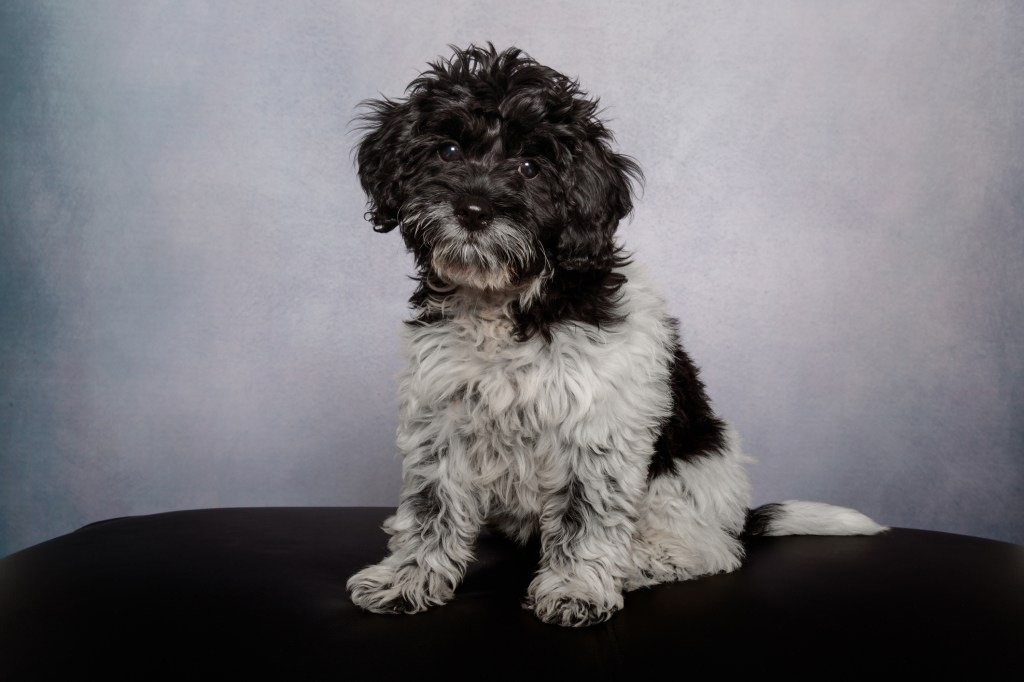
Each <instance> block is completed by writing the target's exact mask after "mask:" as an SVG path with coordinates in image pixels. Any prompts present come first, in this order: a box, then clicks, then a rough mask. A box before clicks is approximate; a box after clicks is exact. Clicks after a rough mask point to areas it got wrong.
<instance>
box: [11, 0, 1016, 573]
mask: <svg viewBox="0 0 1024 682" xmlns="http://www.w3.org/2000/svg"><path fill="white" fill-rule="evenodd" d="M1022 35H1024V4H1021V3H1015V2H1008V3H1000V2H976V1H975V0H966V1H964V2H953V1H949V2H941V1H936V2H899V3H893V2H888V1H879V2H869V1H864V2H815V1H808V2H749V3H688V2H679V1H669V2H644V3H641V2H634V3H630V2H622V1H617V2H580V3H559V2H534V1H532V0H524V1H521V2H516V3H509V2H498V3H491V2H480V1H472V0H470V1H462V2H449V3H432V2H395V3H391V2H381V1H380V0H358V1H351V2H328V1H321V2H287V3H286V2H280V3H271V2H261V3H257V2H228V1H218V2H213V1H210V2H199V1H194V2H139V1H134V0H125V1H123V2H106V1H104V2H100V1H96V2H72V1H70V0H69V1H68V2H41V1H24V2H21V1H12V0H7V1H6V2H4V3H3V5H2V9H0V60H2V61H0V136H2V137H0V173H2V175H0V229H2V242H0V296H2V298H0V554H2V553H4V552H9V551H13V550H16V549H19V548H21V547H24V546H26V545H28V544H30V543H35V542H38V541H41V540H44V539H46V538H49V537H53V536H55V535H57V534H61V533H65V532H67V531H70V530H72V529H74V528H76V527H78V526H80V525H82V524H85V523H88V522H91V521H96V520H99V519H103V518H108V517H112V516H118V515H125V514H144V513H150V512H157V511H164V510H172V509H183V508H192V507H211V506H247V505H253V506H262V505H389V504H392V503H394V501H395V500H396V496H397V491H398V477H399V461H398V459H397V456H396V455H395V454H394V450H393V446H392V439H393V434H394V427H395V423H396V417H395V410H394V397H393V394H394V391H395V384H394V379H393V377H394V374H395V373H396V372H397V370H398V368H399V363H400V351H399V342H398V334H399V330H400V326H401V325H400V320H401V319H403V317H404V316H405V312H406V305H405V300H406V298H407V296H408V295H409V293H410V291H411V288H412V284H411V282H410V281H409V280H408V278H407V274H408V273H409V271H410V261H409V258H408V257H407V256H406V255H405V254H404V252H403V251H402V248H401V246H400V244H399V239H398V237H397V235H394V234H391V235H387V236H381V235H377V234H374V233H373V232H372V231H371V230H370V228H369V227H368V226H367V225H366V224H365V223H364V222H363V220H362V213H363V210H364V202H363V198H362V196H361V195H360V193H359V190H358V185H357V182H356V179H355V176H354V173H353V167H352V163H351V157H350V150H351V147H352V145H353V142H354V140H355V134H354V133H353V132H352V131H351V129H350V126H349V121H350V119H351V117H352V115H353V111H354V109H355V107H356V104H357V103H358V101H359V100H361V99H364V98H367V97H373V96H376V95H377V94H378V93H385V94H389V95H397V94H400V93H401V91H402V88H403V87H404V86H405V84H406V83H407V82H408V81H409V80H410V78H411V77H413V76H414V75H415V74H416V73H417V72H418V70H419V69H420V68H422V66H423V65H424V63H425V62H426V60H427V59H431V58H434V57H436V56H437V55H439V54H442V53H444V52H445V51H446V45H447V44H448V43H456V44H460V45H465V44H467V43H469V42H471V41H486V40H492V41H494V42H495V43H496V44H497V45H498V46H502V47H503V46H506V45H509V44H516V45H519V46H521V47H523V48H525V49H527V50H528V51H529V52H531V53H532V54H533V55H534V56H535V57H537V58H538V59H539V60H541V61H543V62H546V63H548V64H550V65H552V66H554V67H556V68H558V69H560V70H562V71H564V72H566V73H568V74H570V75H574V76H578V77H579V78H580V79H581V80H582V82H583V83H584V85H585V87H586V88H587V89H589V90H590V91H591V92H593V93H595V94H599V95H600V96H601V98H602V102H603V105H604V106H605V107H606V110H607V116H608V117H609V118H610V119H611V120H612V127H613V128H614V129H615V130H616V131H617V134H618V138H617V139H618V144H619V146H620V148H621V149H622V150H623V151H625V152H626V153H629V154H631V155H633V156H635V157H636V158H637V159H638V161H639V162H640V163H641V165H642V166H643V167H644V169H645V171H646V173H647V177H648V182H647V186H646V189H645V191H644V194H643V197H642V199H641V200H640V201H639V203H638V208H637V211H636V213H635V216H634V217H633V219H632V220H631V221H630V222H629V223H628V224H624V225H623V227H622V236H623V240H624V241H625V243H626V244H627V245H628V247H629V248H630V249H632V250H634V251H635V252H636V254H637V260H639V261H641V262H644V263H646V264H647V265H648V268H649V269H650V271H651V273H652V275H653V276H654V278H655V279H656V280H657V281H658V282H659V283H660V285H661V286H662V287H663V290H664V292H665V295H666V297H667V299H668V301H669V305H670V307H671V309H672V311H673V312H674V313H675V314H677V315H679V316H680V317H681V318H682V324H683V332H684V337H685V340H686V343H687V345H688V347H689V349H690V351H691V353H692V354H693V355H694V356H695V358H696V359H697V360H698V362H699V363H700V364H702V365H703V367H704V376H705V378H706V380H707V383H708V385H709V389H710V392H711V394H712V396H713V398H714V400H715V402H716V405H717V406H718V408H719V409H720V411H721V412H722V413H724V414H725V415H726V416H728V417H729V418H730V419H731V420H732V421H733V422H734V423H735V424H736V425H737V426H738V428H739V429H740V430H741V432H742V433H743V434H744V435H745V441H746V444H747V449H748V450H749V451H750V452H751V453H752V454H753V455H755V456H756V457H757V458H758V459H759V460H760V464H759V465H758V466H757V467H755V468H754V470H753V479H754V484H755V492H756V497H757V499H758V501H769V500H776V499H784V498H790V497H797V498H805V499H820V500H826V501H831V502H835V503H840V504H845V505H852V506H856V507H859V508H861V509H863V510H864V511H866V512H868V513H869V514H871V515H872V516H874V517H876V518H878V519H880V520H881V521H884V522H887V523H890V524H894V525H902V526H912V527H918V528H930V529H938V530H944V531H952V532H960V533H970V534H976V535H981V536H986V537H992V538H1000V539H1006V540H1012V541H1016V542H1024V519H1022V514H1021V511H1022V504H1021V500H1022V480H1024V457H1022V455H1024V417H1022V409H1024V388H1022V386H1024V384H1022V380H1024V342H1022V339H1024V218H1022V216H1024V113H1022V112H1024V41H1022V40H1021V36H1022ZM339 532H341V529H339Z"/></svg>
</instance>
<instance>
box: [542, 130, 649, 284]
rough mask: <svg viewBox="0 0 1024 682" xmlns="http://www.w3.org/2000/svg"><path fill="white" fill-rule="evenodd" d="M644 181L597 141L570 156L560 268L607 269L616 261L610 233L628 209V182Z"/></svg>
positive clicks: (631, 163) (634, 166)
mask: <svg viewBox="0 0 1024 682" xmlns="http://www.w3.org/2000/svg"><path fill="white" fill-rule="evenodd" d="M642 178H643V173H642V172H641V171H640V167H639V166H638V165H637V164H636V163H635V162H634V161H633V160H632V159H630V158H629V157H628V156H623V155H622V154H616V153H615V152H613V151H611V150H610V149H609V148H608V146H607V145H606V144H605V142H604V140H603V139H601V138H600V137H594V138H591V139H588V140H585V141H584V142H582V143H581V145H580V147H579V148H578V149H577V150H575V153H574V154H573V162H572V166H571V171H570V180H569V183H570V184H569V186H568V187H567V189H566V202H567V208H568V220H567V223H566V225H565V227H564V229H563V231H562V234H561V237H560V238H559V240H558V261H559V264H560V265H561V267H563V268H565V269H566V270H574V271H580V272H582V271H594V270H606V269H608V268H610V267H611V265H612V261H613V260H614V258H615V228H616V227H618V225H619V221H620V220H622V219H623V218H625V217H626V216H627V215H629V212H630V211H632V210H633V201H632V190H633V182H634V181H637V182H639V181H640V180H642Z"/></svg>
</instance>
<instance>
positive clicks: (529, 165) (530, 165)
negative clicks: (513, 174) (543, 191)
mask: <svg viewBox="0 0 1024 682" xmlns="http://www.w3.org/2000/svg"><path fill="white" fill-rule="evenodd" d="M537 173H540V166H538V165H537V162H536V161H534V160H533V159H523V160H522V161H520V162H519V174H520V175H522V176H523V177H524V178H526V179H527V180H529V179H530V178H535V177H537Z"/></svg>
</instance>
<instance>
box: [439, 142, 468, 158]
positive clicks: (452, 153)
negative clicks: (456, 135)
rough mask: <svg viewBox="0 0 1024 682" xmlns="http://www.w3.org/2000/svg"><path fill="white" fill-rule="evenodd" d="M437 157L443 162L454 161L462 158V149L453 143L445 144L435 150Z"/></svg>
mask: <svg viewBox="0 0 1024 682" xmlns="http://www.w3.org/2000/svg"><path fill="white" fill-rule="evenodd" d="M437 155H438V156H440V157H441V159H442V160H443V161H455V160H457V159H461V158H462V149H461V148H460V147H459V145H457V144H455V143H454V142H445V143H444V144H443V145H441V147H440V149H438V150H437Z"/></svg>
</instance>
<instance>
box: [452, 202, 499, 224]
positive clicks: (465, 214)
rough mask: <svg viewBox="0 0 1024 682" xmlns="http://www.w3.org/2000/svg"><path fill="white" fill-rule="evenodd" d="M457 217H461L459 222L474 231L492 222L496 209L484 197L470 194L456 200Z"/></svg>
mask: <svg viewBox="0 0 1024 682" xmlns="http://www.w3.org/2000/svg"><path fill="white" fill-rule="evenodd" d="M455 217H456V218H458V219H459V224H461V225H462V226H463V227H464V228H466V229H467V230H469V231H470V232H473V231H475V230H482V229H483V228H485V227H487V225H489V224H490V222H491V219H492V218H493V217H494V210H493V209H492V208H491V204H490V203H489V202H488V201H487V200H486V199H484V198H483V197H478V196H472V195H470V196H466V197H462V198H461V199H459V200H458V201H456V202H455Z"/></svg>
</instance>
